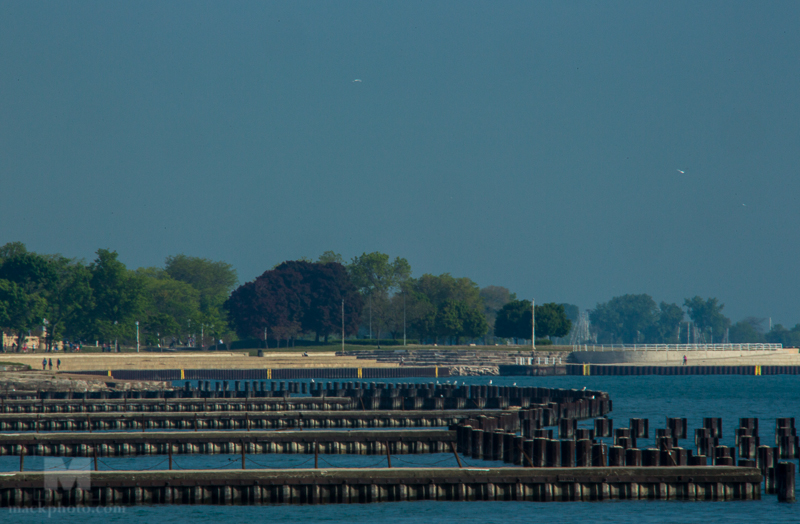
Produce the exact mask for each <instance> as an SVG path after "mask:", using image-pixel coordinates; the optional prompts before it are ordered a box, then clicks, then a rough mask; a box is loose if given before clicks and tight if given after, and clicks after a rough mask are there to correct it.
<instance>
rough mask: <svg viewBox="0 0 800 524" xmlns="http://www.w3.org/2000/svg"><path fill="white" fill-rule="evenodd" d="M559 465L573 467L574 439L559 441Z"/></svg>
mask: <svg viewBox="0 0 800 524" xmlns="http://www.w3.org/2000/svg"><path fill="white" fill-rule="evenodd" d="M561 467H562V468H574V467H575V440H574V439H569V440H562V441H561Z"/></svg>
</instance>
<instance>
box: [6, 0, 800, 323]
mask: <svg viewBox="0 0 800 524" xmlns="http://www.w3.org/2000/svg"><path fill="white" fill-rule="evenodd" d="M798 19H800V4H798V3H797V2H769V3H763V2H733V1H726V2H699V3H698V2H681V1H672V2H642V1H636V2H503V3H497V2H464V1H459V2H375V1H370V2H338V3H333V2H330V3H322V2H280V3H278V2H236V3H230V2H125V3H121V2H116V3H111V2H15V1H6V2H2V3H0V72H2V73H0V181H1V182H2V188H3V198H2V204H1V205H0V242H2V243H5V242H8V241H14V240H20V241H23V242H25V243H26V244H27V245H28V246H29V248H30V249H33V250H35V251H40V252H50V253H52V252H60V253H63V254H65V255H67V256H71V257H80V258H85V259H87V260H91V259H92V258H93V253H94V252H95V251H96V250H97V249H98V248H101V247H108V248H112V249H115V250H117V251H118V252H119V253H120V258H121V259H122V260H123V262H125V263H126V264H127V265H128V266H129V267H139V266H153V265H161V264H163V261H164V258H165V257H166V256H168V255H174V254H178V253H186V254H187V255H192V256H201V257H208V258H212V259H217V260H225V261H228V262H230V263H232V264H233V265H234V266H235V267H236V268H237V270H238V271H239V275H240V278H241V279H242V281H246V280H251V279H253V278H254V277H255V276H257V275H259V274H260V273H261V272H263V271H264V270H266V269H269V268H270V267H272V266H273V265H274V264H276V263H278V262H280V261H283V260H287V259H294V258H298V257H301V256H307V257H311V258H316V257H317V256H318V255H319V254H320V253H322V252H323V251H326V250H334V251H337V252H340V253H342V255H344V256H345V258H348V259H349V258H351V257H353V256H356V255H358V254H361V253H362V252H370V251H376V250H377V251H383V252H387V253H389V254H390V255H392V256H396V255H399V256H403V257H406V258H407V259H408V260H409V262H410V263H411V265H412V268H413V269H414V273H415V275H417V276H418V275H420V274H422V273H436V274H439V273H443V272H450V273H451V274H453V275H456V276H468V277H470V278H472V279H473V280H475V281H476V282H478V284H480V285H481V286H486V285H502V286H506V287H508V288H510V289H511V290H512V291H515V292H516V293H517V294H518V295H520V296H521V297H525V298H530V297H532V296H533V297H534V298H535V299H536V301H537V302H546V301H557V302H571V303H576V304H578V305H580V306H581V307H582V308H589V307H592V306H594V305H595V304H596V303H597V302H601V301H606V300H608V299H610V298H611V297H613V296H615V295H620V294H625V293H649V294H651V295H652V296H653V297H654V298H655V299H656V300H658V301H660V300H666V301H669V302H678V303H682V301H683V299H684V298H685V297H690V296H694V295H696V294H699V295H702V296H704V297H708V296H713V297H718V298H719V299H720V300H721V301H722V302H724V303H725V304H726V308H725V312H726V313H727V314H728V315H729V316H731V317H732V318H733V320H734V321H735V320H739V319H741V318H743V317H745V316H748V315H754V316H761V317H770V316H771V317H773V320H774V321H775V322H783V323H784V324H788V325H794V324H795V323H797V322H800V303H798V300H797V298H796V295H797V290H798V289H799V288H800V285H799V284H800V272H798V271H797V265H798V264H797V261H798V260H799V259H800V242H798V240H799V239H798V236H800V233H799V231H800V230H799V229H798V222H799V219H800V207H798V202H797V196H798V195H800V176H798V160H800V158H799V157H800V150H799V149H798V146H799V145H800V105H799V104H798V94H799V93H800V71H799V69H798V67H799V66H800V60H799V59H800V51H799V50H800V35H799V34H798V31H797V20H798ZM354 79H360V80H362V81H361V82H353V80H354ZM678 170H681V171H684V173H681V172H679V171H678Z"/></svg>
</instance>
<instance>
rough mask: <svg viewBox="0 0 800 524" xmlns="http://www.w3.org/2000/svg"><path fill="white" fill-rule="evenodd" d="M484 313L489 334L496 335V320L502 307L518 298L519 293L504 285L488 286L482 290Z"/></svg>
mask: <svg viewBox="0 0 800 524" xmlns="http://www.w3.org/2000/svg"><path fill="white" fill-rule="evenodd" d="M480 298H481V300H482V301H483V314H484V316H485V317H486V323H487V324H488V332H487V333H488V334H489V335H492V336H494V322H495V319H496V318H497V312H498V311H500V308H502V307H503V306H505V305H506V304H508V303H509V302H511V301H512V300H516V299H517V295H516V294H514V293H512V292H510V291H509V290H508V288H505V287H502V286H486V287H485V288H482V289H481V290H480Z"/></svg>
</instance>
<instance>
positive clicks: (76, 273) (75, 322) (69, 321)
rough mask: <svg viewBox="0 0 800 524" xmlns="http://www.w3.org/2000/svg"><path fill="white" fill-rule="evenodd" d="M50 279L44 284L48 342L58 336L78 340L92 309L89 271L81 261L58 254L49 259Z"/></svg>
mask: <svg viewBox="0 0 800 524" xmlns="http://www.w3.org/2000/svg"><path fill="white" fill-rule="evenodd" d="M49 261H50V264H51V267H52V271H53V278H52V280H50V282H49V283H48V285H47V308H46V312H45V318H46V319H47V335H48V337H47V343H48V347H49V348H50V349H52V346H53V342H54V341H55V340H56V339H58V338H61V337H64V336H65V337H68V338H81V336H82V335H83V331H82V328H83V327H85V325H86V322H85V318H86V317H87V316H88V315H90V314H91V311H92V309H93V308H94V295H93V293H92V286H91V276H92V275H91V272H90V270H89V268H88V267H87V266H86V265H84V264H83V263H82V262H79V261H75V260H70V259H68V258H66V257H62V256H60V255H54V256H51V257H49Z"/></svg>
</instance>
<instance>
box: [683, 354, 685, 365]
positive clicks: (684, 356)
mask: <svg viewBox="0 0 800 524" xmlns="http://www.w3.org/2000/svg"><path fill="white" fill-rule="evenodd" d="M683 365H684V366H685V365H686V355H684V356H683Z"/></svg>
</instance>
